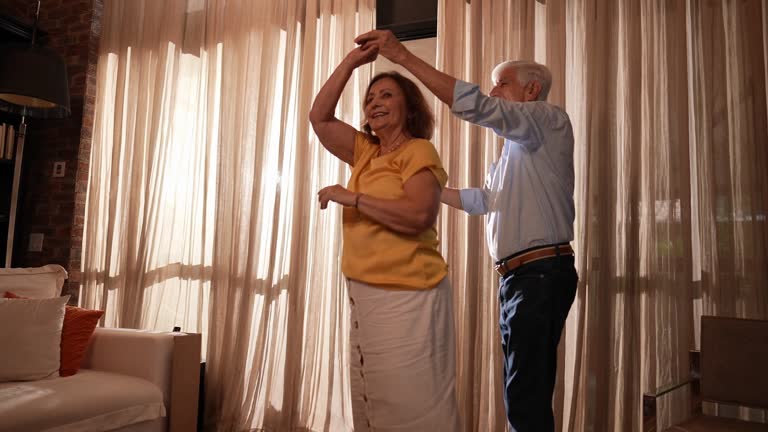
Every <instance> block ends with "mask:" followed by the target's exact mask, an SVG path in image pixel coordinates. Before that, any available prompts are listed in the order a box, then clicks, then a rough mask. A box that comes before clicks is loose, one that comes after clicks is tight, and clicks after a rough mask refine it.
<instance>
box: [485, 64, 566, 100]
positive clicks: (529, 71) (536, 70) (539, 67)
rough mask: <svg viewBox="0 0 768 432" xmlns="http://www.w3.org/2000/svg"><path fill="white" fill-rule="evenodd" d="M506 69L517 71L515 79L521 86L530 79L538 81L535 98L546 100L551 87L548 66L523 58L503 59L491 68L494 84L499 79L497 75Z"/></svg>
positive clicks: (526, 83)
mask: <svg viewBox="0 0 768 432" xmlns="http://www.w3.org/2000/svg"><path fill="white" fill-rule="evenodd" d="M507 69H515V70H516V71H517V81H518V82H519V83H520V85H521V86H523V87H525V86H526V85H528V83H529V82H531V81H538V82H539V85H541V91H540V92H539V96H538V97H537V98H536V100H540V101H545V100H547V96H549V89H550V88H552V72H550V71H549V68H548V67H546V66H544V65H543V64H539V63H536V62H532V61H525V60H515V61H505V62H503V63H499V64H498V65H497V66H496V67H495V68H493V72H492V73H491V79H492V80H493V83H494V84H495V83H497V82H498V81H499V75H501V73H502V72H504V71H505V70H507Z"/></svg>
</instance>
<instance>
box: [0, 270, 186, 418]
mask: <svg viewBox="0 0 768 432" xmlns="http://www.w3.org/2000/svg"><path fill="white" fill-rule="evenodd" d="M46 267H51V266H46ZM55 267H58V266H55ZM58 269H60V270H58ZM58 269H56V271H57V272H60V271H63V269H61V268H60V267H58ZM7 274H8V270H7V269H0V291H5V290H7V286H8V283H7V281H8V280H9V278H3V276H4V275H5V276H7ZM35 276H39V275H35ZM59 278H60V276H59ZM3 280H5V281H6V284H5V287H6V288H4V285H3ZM0 294H2V293H0ZM200 343H201V338H200V335H199V334H187V333H164V332H147V331H139V330H131V329H110V328H97V329H96V330H95V332H94V334H93V336H92V337H91V340H90V343H89V346H88V350H87V352H86V356H85V358H84V360H83V362H82V364H81V368H80V371H79V372H78V373H77V374H75V375H73V376H68V377H60V376H58V374H56V376H54V377H52V378H45V379H39V380H35V381H11V382H0V432H27V431H29V432H43V431H45V432H69V431H73V432H74V431H77V432H89V431H94V432H95V431H113V430H114V431H121V432H149V431H153V432H159V431H172V432H190V431H195V430H196V429H197V426H196V425H197V404H198V389H199V376H200V374H199V371H200ZM6 349H12V347H0V355H2V350H6Z"/></svg>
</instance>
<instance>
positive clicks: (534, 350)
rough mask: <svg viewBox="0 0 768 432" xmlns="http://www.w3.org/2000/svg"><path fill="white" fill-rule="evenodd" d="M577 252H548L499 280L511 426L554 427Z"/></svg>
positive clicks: (537, 431) (521, 430)
mask: <svg viewBox="0 0 768 432" xmlns="http://www.w3.org/2000/svg"><path fill="white" fill-rule="evenodd" d="M578 280H579V278H578V275H577V274H576V269H575V268H574V262H573V256H570V255H563V256H558V257H551V258H544V259H541V260H538V261H534V262H532V263H529V264H525V265H523V266H520V267H519V268H517V269H515V270H513V271H511V272H509V273H507V274H506V275H504V276H503V277H502V278H501V279H500V282H499V305H500V317H499V328H500V330H501V347H502V350H503V353H504V408H505V409H506V411H507V419H508V420H509V424H510V425H511V426H512V429H511V430H512V431H513V432H529V431H533V432H552V431H554V430H555V419H554V415H553V414H552V392H553V391H554V388H555V377H556V375H557V344H558V343H559V342H560V334H561V333H562V330H563V325H564V324H565V319H566V318H567V317H568V311H569V310H570V308H571V304H572V303H573V298H574V296H575V295H576V285H577V283H578Z"/></svg>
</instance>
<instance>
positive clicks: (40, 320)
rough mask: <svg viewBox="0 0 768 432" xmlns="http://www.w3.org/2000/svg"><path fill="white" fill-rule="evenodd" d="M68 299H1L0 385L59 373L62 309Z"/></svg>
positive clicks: (65, 297)
mask: <svg viewBox="0 0 768 432" xmlns="http://www.w3.org/2000/svg"><path fill="white" fill-rule="evenodd" d="M68 300H69V296H64V297H54V298H49V299H23V300H22V299H18V300H16V299H14V300H8V299H4V298H0V347H2V354H0V382H3V381H26V380H37V379H42V378H47V377H49V376H51V375H55V374H57V372H58V371H59V353H60V351H61V348H60V345H61V329H62V325H63V322H64V306H65V305H66V303H67V301H68Z"/></svg>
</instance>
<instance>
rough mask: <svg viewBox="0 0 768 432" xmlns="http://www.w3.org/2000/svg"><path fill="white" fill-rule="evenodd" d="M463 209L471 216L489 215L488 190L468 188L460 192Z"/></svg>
mask: <svg viewBox="0 0 768 432" xmlns="http://www.w3.org/2000/svg"><path fill="white" fill-rule="evenodd" d="M459 198H461V208H463V209H464V211H465V212H467V213H469V214H471V215H484V214H486V213H488V190H487V189H481V188H468V189H461V190H459Z"/></svg>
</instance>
